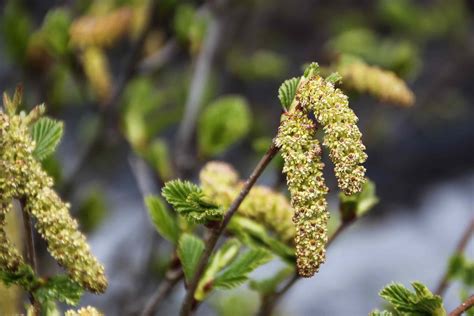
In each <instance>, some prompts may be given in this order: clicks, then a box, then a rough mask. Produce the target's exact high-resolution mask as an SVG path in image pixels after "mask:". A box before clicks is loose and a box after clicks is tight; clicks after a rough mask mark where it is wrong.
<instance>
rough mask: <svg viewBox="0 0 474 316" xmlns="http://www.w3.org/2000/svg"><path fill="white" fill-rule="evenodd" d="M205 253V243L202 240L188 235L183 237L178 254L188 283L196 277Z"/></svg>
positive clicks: (180, 240)
mask: <svg viewBox="0 0 474 316" xmlns="http://www.w3.org/2000/svg"><path fill="white" fill-rule="evenodd" d="M203 251H204V242H203V241H202V240H201V239H199V238H198V237H196V236H194V235H191V234H188V233H185V234H183V235H181V238H180V239H179V243H178V250H177V253H178V258H179V260H180V261H181V266H182V267H183V271H184V276H185V278H186V281H187V282H189V281H190V280H191V279H192V277H193V276H194V272H195V271H196V267H197V264H198V262H199V258H201V255H202V253H203Z"/></svg>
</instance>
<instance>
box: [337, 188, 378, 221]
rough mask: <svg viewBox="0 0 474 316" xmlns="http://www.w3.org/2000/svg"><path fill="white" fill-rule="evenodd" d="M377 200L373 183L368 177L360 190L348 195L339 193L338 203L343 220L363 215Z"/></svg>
mask: <svg viewBox="0 0 474 316" xmlns="http://www.w3.org/2000/svg"><path fill="white" fill-rule="evenodd" d="M378 202H379V198H378V197H377V194H376V192H375V184H374V182H373V181H371V180H369V179H367V181H366V182H365V183H364V184H363V186H362V191H361V192H359V193H356V194H354V195H351V196H348V195H345V194H344V193H342V192H341V193H340V194H339V204H340V210H341V212H342V219H343V221H344V220H350V219H353V218H354V217H361V216H363V215H365V214H366V213H367V212H368V211H370V210H371V209H372V208H373V207H374V206H375V205H376V204H377V203H378Z"/></svg>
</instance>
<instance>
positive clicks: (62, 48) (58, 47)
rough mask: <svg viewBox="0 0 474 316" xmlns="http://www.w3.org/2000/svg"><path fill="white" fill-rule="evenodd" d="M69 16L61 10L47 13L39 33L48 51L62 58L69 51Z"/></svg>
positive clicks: (65, 11)
mask: <svg viewBox="0 0 474 316" xmlns="http://www.w3.org/2000/svg"><path fill="white" fill-rule="evenodd" d="M70 24H71V16H70V14H69V12H68V11H67V10H65V9H62V8H57V9H54V10H50V11H48V13H47V14H46V17H45V18H44V21H43V25H42V27H41V33H42V35H43V36H44V39H45V41H46V43H47V44H48V48H49V50H50V51H51V52H52V53H54V54H57V55H59V56H62V55H64V54H66V53H67V51H68V49H69V45H68V43H69V26H70Z"/></svg>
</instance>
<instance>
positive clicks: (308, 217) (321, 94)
mask: <svg viewBox="0 0 474 316" xmlns="http://www.w3.org/2000/svg"><path fill="white" fill-rule="evenodd" d="M317 70H318V66H317V64H312V65H311V66H310V67H309V68H308V71H307V74H305V76H303V77H302V78H301V80H300V82H299V84H298V87H297V89H296V94H295V98H294V100H293V103H292V105H291V108H290V111H289V112H286V113H285V114H283V116H282V120H281V124H280V127H279V129H278V135H277V137H276V139H275V144H276V145H277V146H278V147H279V148H280V151H281V154H282V156H283V159H284V168H283V172H284V173H286V179H287V184H288V189H289V191H290V194H291V205H292V206H293V209H294V216H293V222H294V223H295V226H296V236H295V245H296V255H297V268H298V273H299V274H300V275H301V276H303V277H310V276H312V275H314V274H315V273H316V272H317V271H318V269H319V266H320V265H321V264H322V263H323V262H324V260H325V246H326V243H327V239H328V237H327V223H328V219H329V213H328V211H327V202H326V195H327V192H328V188H327V187H326V185H325V181H324V177H323V167H324V164H323V163H322V162H321V147H320V144H319V141H318V140H317V138H316V125H315V123H314V122H313V121H312V120H311V119H310V118H309V114H310V113H312V114H314V117H315V119H316V121H317V123H319V124H320V125H321V126H322V128H323V131H324V138H323V145H324V146H325V147H327V148H328V149H329V157H330V159H331V160H332V162H333V164H334V171H335V175H336V178H337V181H338V186H339V188H340V189H341V190H342V191H343V192H344V193H345V194H347V195H352V194H355V193H357V192H360V191H361V189H362V185H363V184H364V182H365V180H366V179H365V168H364V167H363V166H362V165H361V164H362V163H363V162H365V160H366V159H367V155H366V153H365V152H364V150H365V147H364V145H363V144H362V141H361V137H362V135H361V133H360V131H359V129H358V128H357V125H356V123H357V120H358V119H357V117H356V116H355V114H354V112H353V111H352V110H351V109H350V108H349V106H348V99H347V96H345V95H344V94H343V93H342V91H340V90H339V89H336V88H335V87H334V83H333V82H332V81H331V80H329V78H328V80H325V79H323V78H322V77H321V76H319V75H318V74H317ZM333 77H334V76H333Z"/></svg>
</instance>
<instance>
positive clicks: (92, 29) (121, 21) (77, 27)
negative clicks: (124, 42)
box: [69, 7, 133, 48]
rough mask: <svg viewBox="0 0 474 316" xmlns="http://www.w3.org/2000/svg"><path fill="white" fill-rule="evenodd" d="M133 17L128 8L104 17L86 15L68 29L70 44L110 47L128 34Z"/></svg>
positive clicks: (81, 46) (131, 11)
mask: <svg viewBox="0 0 474 316" xmlns="http://www.w3.org/2000/svg"><path fill="white" fill-rule="evenodd" d="M132 17H133V10H132V9H131V8H129V7H123V8H119V9H117V10H114V11H112V12H110V13H108V14H105V15H86V16H82V17H80V18H78V19H77V20H75V21H74V22H73V23H72V25H71V27H70V29H69V35H70V37H71V44H72V45H74V46H76V47H80V48H84V47H88V46H96V47H110V46H112V45H113V44H115V43H116V42H117V41H118V40H119V39H120V38H122V37H123V36H125V35H126V33H127V32H128V30H129V28H130V25H131V22H132Z"/></svg>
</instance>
